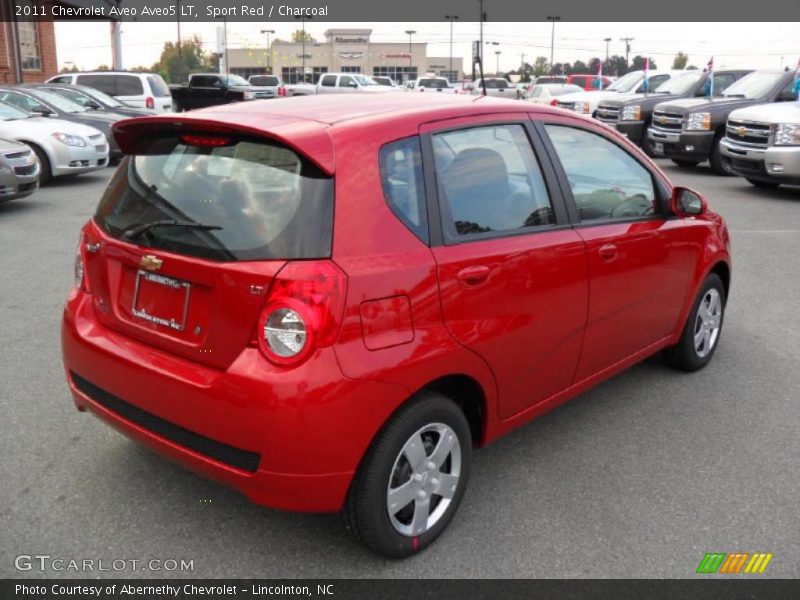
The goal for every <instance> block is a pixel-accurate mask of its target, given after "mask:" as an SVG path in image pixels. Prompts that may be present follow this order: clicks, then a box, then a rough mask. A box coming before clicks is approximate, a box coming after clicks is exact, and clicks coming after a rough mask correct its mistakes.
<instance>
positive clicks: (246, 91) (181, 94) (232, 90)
mask: <svg viewBox="0 0 800 600" xmlns="http://www.w3.org/2000/svg"><path fill="white" fill-rule="evenodd" d="M169 90H170V92H172V105H173V108H174V110H175V112H182V111H184V110H192V109H194V108H205V107H206V106H217V105H219V104H230V103H231V102H242V101H243V100H261V99H266V98H274V97H275V93H274V92H273V91H271V90H269V89H262V88H258V87H255V86H252V85H250V84H249V83H248V82H247V80H246V79H244V78H243V77H239V76H238V75H226V74H224V73H193V74H192V75H190V76H189V83H188V84H186V85H170V86H169Z"/></svg>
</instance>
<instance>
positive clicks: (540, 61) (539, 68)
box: [533, 56, 550, 77]
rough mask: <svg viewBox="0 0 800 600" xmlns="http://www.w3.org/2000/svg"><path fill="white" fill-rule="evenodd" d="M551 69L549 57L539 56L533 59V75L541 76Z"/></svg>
mask: <svg viewBox="0 0 800 600" xmlns="http://www.w3.org/2000/svg"><path fill="white" fill-rule="evenodd" d="M549 70H550V64H549V63H548V62H547V57H545V56H537V57H536V60H534V61H533V75H534V76H535V77H540V76H541V75H544V74H545V73H547V72H548V71H549Z"/></svg>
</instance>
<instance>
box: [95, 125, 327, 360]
mask: <svg viewBox="0 0 800 600" xmlns="http://www.w3.org/2000/svg"><path fill="white" fill-rule="evenodd" d="M264 121H269V119H262V120H261V122H262V123H263V122H264ZM282 121H283V128H284V129H286V122H287V119H285V118H283V119H282ZM288 121H291V119H288ZM115 131H116V134H117V139H118V141H119V143H120V146H121V147H122V148H123V150H124V151H125V152H126V154H128V156H126V157H125V158H124V159H123V162H122V163H121V164H120V166H119V167H118V169H117V172H116V173H115V175H114V177H113V178H112V180H111V182H110V184H109V186H108V188H107V190H106V192H105V194H104V197H103V199H102V200H101V202H100V205H99V207H98V210H97V213H96V214H95V217H94V219H93V221H92V222H91V223H90V225H89V226H87V228H86V229H85V232H84V240H83V248H84V262H85V269H86V276H87V283H88V286H89V289H90V291H91V293H92V296H93V303H94V310H95V313H96V316H97V318H98V320H99V321H100V322H102V323H103V324H104V325H105V326H107V327H109V328H111V329H114V330H116V331H119V332H121V333H123V334H125V335H127V336H129V337H131V338H134V339H136V340H139V341H141V342H144V343H146V344H149V345H152V346H154V347H157V348H159V349H162V350H164V351H167V352H169V353H171V354H175V355H179V356H182V357H184V358H187V359H189V360H193V361H196V362H198V363H202V364H205V365H208V366H211V367H215V368H219V369H225V368H226V367H227V366H228V365H230V364H231V362H232V361H233V360H234V359H235V358H236V357H237V356H238V355H239V354H240V353H241V352H242V350H243V349H244V348H245V347H247V346H248V345H249V344H250V343H251V340H252V337H253V332H254V330H255V326H256V323H257V320H258V316H259V313H260V310H261V309H262V308H263V304H264V300H265V298H266V296H267V293H268V291H269V286H270V283H271V282H272V280H273V278H274V277H275V276H276V274H277V273H278V272H279V271H280V269H281V268H282V267H283V266H284V265H285V264H286V263H287V261H290V260H305V259H323V258H329V257H330V253H331V243H332V229H333V179H332V163H331V162H329V161H328V162H325V161H323V164H324V165H325V166H324V167H322V166H321V163H320V161H319V157H317V159H318V160H317V161H316V162H314V161H312V160H311V159H310V158H309V154H308V153H307V152H306V150H308V151H310V150H312V149H313V148H314V146H315V144H316V145H317V146H318V148H319V149H320V150H321V155H322V156H323V157H325V156H326V153H327V151H328V150H330V139H329V138H328V136H327V133H326V132H325V131H324V129H322V128H317V135H316V136H309V132H308V128H307V127H306V126H305V125H304V124H301V126H300V127H299V128H298V132H299V133H298V139H299V141H300V144H299V145H300V146H302V147H303V149H301V148H299V147H298V145H297V144H295V147H294V148H292V147H290V146H289V145H288V144H287V141H288V137H284V136H282V135H279V134H272V133H270V132H266V133H265V132H263V131H261V132H256V131H254V130H253V129H252V128H248V127H246V126H232V125H231V124H226V123H223V122H209V121H206V120H199V119H191V118H189V119H187V118H175V117H168V118H167V117H149V118H143V119H135V120H131V121H126V122H125V123H123V124H122V126H121V127H118V128H117V129H116V130H115ZM286 135H288V132H287V133H286ZM154 223H156V224H155V225H154Z"/></svg>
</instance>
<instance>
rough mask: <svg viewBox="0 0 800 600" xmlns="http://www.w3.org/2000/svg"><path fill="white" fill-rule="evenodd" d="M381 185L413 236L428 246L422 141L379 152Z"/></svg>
mask: <svg viewBox="0 0 800 600" xmlns="http://www.w3.org/2000/svg"><path fill="white" fill-rule="evenodd" d="M380 168H381V185H382V186H383V194H384V196H385V197H386V201H387V202H388V203H389V208H391V209H392V212H393V213H394V214H395V216H396V217H397V218H398V219H400V221H402V222H403V224H404V225H405V226H406V227H408V228H409V229H410V230H411V231H412V232H413V233H414V235H416V236H417V237H418V238H419V239H421V240H422V241H423V242H425V243H428V212H427V204H426V201H425V183H424V180H423V178H422V152H421V150H420V144H419V138H418V137H416V136H415V137H410V138H406V139H403V140H399V141H397V142H392V143H391V144H387V145H386V146H384V147H383V148H381V151H380Z"/></svg>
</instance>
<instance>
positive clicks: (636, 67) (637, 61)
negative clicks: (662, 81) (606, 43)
mask: <svg viewBox="0 0 800 600" xmlns="http://www.w3.org/2000/svg"><path fill="white" fill-rule="evenodd" d="M644 61H645V57H644V56H641V55H639V54H637V55H636V56H634V57H633V60H632V61H631V69H630V70H631V71H641V70H642V69H644ZM657 68H658V67H656V61H654V60H653V59H652V58H651V59H650V69H657Z"/></svg>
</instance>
